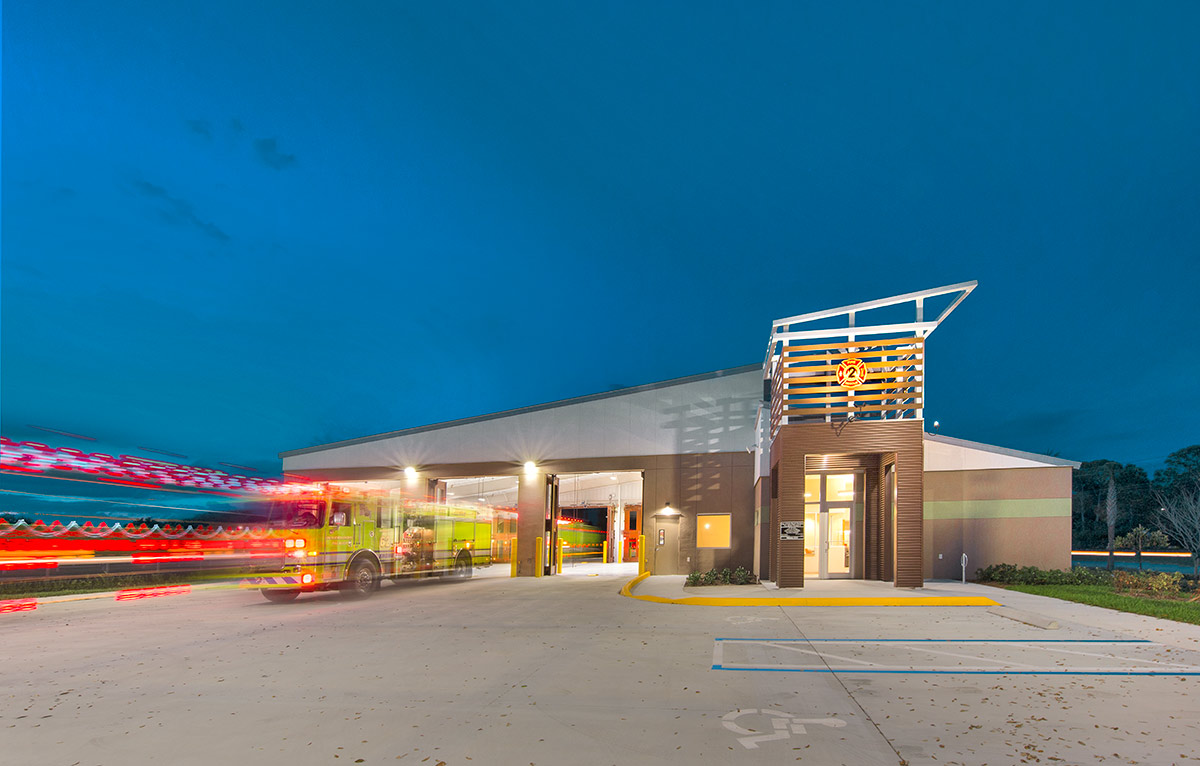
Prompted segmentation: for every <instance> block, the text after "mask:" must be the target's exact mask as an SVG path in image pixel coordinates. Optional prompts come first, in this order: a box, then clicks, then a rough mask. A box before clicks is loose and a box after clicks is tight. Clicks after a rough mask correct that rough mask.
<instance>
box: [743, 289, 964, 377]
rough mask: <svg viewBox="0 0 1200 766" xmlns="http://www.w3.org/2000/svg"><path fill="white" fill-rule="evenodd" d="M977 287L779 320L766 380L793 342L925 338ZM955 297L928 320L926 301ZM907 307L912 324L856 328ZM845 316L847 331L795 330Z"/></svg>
mask: <svg viewBox="0 0 1200 766" xmlns="http://www.w3.org/2000/svg"><path fill="white" fill-rule="evenodd" d="M978 284H979V283H978V282H977V281H975V280H971V281H970V282H959V283H958V284H954V285H946V286H945V287H934V288H932V289H929V290H919V291H917V292H915V293H905V294H904V295H895V296H892V297H891V298H880V299H878V300H874V301H866V302H865V303H855V304H854V305H852V306H842V307H841V308H836V309H825V310H824V311H813V312H811V313H808V314H798V315H796V316H793V317H784V318H783V319H776V320H775V321H774V322H772V323H771V340H770V341H769V342H768V343H767V356H766V359H764V360H763V377H764V378H766V379H770V378H771V376H772V374H773V373H774V372H775V365H776V364H777V363H778V361H779V357H780V348H781V346H782V344H784V343H785V342H787V341H790V340H824V339H845V340H846V341H847V342H848V344H849V343H851V342H852V341H855V340H868V339H878V338H881V337H885V336H898V335H912V336H915V337H920V338H926V337H928V336H929V335H930V334H931V333H932V332H933V331H934V330H936V329H937V327H938V325H939V324H941V323H942V321H943V320H944V319H945V318H946V317H948V316H950V312H952V311H954V309H956V308H958V304H960V303H962V302H963V301H964V300H965V299H966V297H967V296H968V295H970V294H971V291H972V290H974V289H975V287H976V286H977V285H978ZM954 293H957V295H955V297H954V299H953V300H952V301H951V302H950V305H949V306H947V307H946V308H945V309H943V310H942V313H940V314H938V316H937V318H936V319H934V320H932V321H927V320H926V319H925V300H926V299H927V298H936V297H938V296H940V295H950V294H954ZM904 303H912V304H913V308H914V315H915V318H914V320H913V321H912V322H902V323H891V324H878V325H857V324H855V315H857V314H859V313H864V312H867V311H871V310H872V309H881V308H886V307H888V306H897V305H900V304H904ZM842 316H844V317H846V326H845V327H832V328H822V329H819V330H805V329H793V328H795V327H796V326H797V325H805V324H809V323H812V322H818V321H821V320H826V319H836V318H838V317H842Z"/></svg>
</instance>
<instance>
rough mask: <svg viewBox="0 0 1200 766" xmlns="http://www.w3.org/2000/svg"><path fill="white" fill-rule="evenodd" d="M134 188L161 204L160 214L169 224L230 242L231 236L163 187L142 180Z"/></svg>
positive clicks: (135, 182)
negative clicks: (193, 229)
mask: <svg viewBox="0 0 1200 766" xmlns="http://www.w3.org/2000/svg"><path fill="white" fill-rule="evenodd" d="M133 188H134V190H135V191H136V192H138V193H139V194H141V195H142V196H143V197H146V198H147V199H151V200H155V201H157V202H159V203H160V207H159V208H158V213H159V215H160V216H161V217H162V219H163V220H164V221H166V222H167V223H169V224H172V225H175V226H184V225H187V226H193V227H195V228H197V229H199V230H200V231H201V232H203V233H204V234H207V235H208V236H210V237H212V238H213V239H215V240H219V241H221V242H228V241H229V239H230V237H229V235H228V234H226V233H225V232H224V231H221V229H220V228H219V227H218V226H216V225H215V224H213V223H211V222H209V221H205V220H202V219H201V218H200V217H199V216H197V215H196V212H195V210H194V209H193V208H192V204H191V203H190V202H188V201H187V200H182V199H179V198H177V197H172V196H171V195H170V194H169V193H168V192H167V190H166V189H164V188H163V187H161V186H158V185H157V184H152V183H150V182H149V181H146V180H142V179H138V180H136V181H134V182H133Z"/></svg>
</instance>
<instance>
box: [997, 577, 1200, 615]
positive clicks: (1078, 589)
mask: <svg viewBox="0 0 1200 766" xmlns="http://www.w3.org/2000/svg"><path fill="white" fill-rule="evenodd" d="M1005 587H1006V588H1008V589H1009V590H1016V591H1020V592H1021V593H1032V594H1033V595H1035V596H1050V597H1051V598H1059V599H1062V600H1063V601H1074V602H1076V603H1079V604H1089V605H1091V606H1102V607H1104V608H1106V609H1116V610H1117V611H1120V612H1132V613H1133V614H1144V615H1146V616H1147V617H1161V618H1162V619H1164V620H1175V621H1176V622H1189V623H1191V624H1193V625H1200V601H1193V602H1187V601H1176V600H1173V599H1165V598H1148V597H1145V596H1132V595H1129V594H1127V593H1114V592H1113V590H1112V588H1111V587H1109V586H1107V585H1006V586H1005Z"/></svg>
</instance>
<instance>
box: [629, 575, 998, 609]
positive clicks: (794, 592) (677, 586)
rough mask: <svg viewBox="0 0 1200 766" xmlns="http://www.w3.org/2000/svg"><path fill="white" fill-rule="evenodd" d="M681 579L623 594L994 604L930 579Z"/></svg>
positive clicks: (768, 602)
mask: <svg viewBox="0 0 1200 766" xmlns="http://www.w3.org/2000/svg"><path fill="white" fill-rule="evenodd" d="M686 582H687V578H686V577H684V576H682V575H652V576H645V575H643V576H642V577H640V578H635V580H633V581H631V582H630V583H629V584H628V585H627V586H626V588H625V589H624V590H623V591H622V592H623V595H627V596H629V597H630V598H636V599H639V600H642V601H652V602H655V603H669V604H684V605H689V606H996V605H997V602H996V601H995V600H994V598H993V597H994V596H995V595H996V593H997V591H996V589H995V588H988V587H986V586H982V585H974V584H970V583H968V584H966V585H963V584H961V583H956V582H952V581H944V580H938V581H930V582H927V583H925V587H924V588H896V587H893V586H892V584H891V583H886V582H878V581H874V580H814V581H812V582H811V583H809V584H807V585H805V586H804V587H803V588H779V587H776V586H775V584H774V583H769V582H767V583H759V584H756V585H707V586H702V587H692V588H689V587H687V586H686V585H685V583H686Z"/></svg>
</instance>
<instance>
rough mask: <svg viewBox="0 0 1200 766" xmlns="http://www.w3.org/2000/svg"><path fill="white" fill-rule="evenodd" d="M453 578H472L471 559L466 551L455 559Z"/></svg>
mask: <svg viewBox="0 0 1200 766" xmlns="http://www.w3.org/2000/svg"><path fill="white" fill-rule="evenodd" d="M451 576H452V577H455V578H457V579H460V580H465V579H467V578H468V577H470V576H471V557H470V556H468V555H467V552H466V551H462V552H461V553H459V554H458V558H456V559H454V571H453V572H452V573H451Z"/></svg>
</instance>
